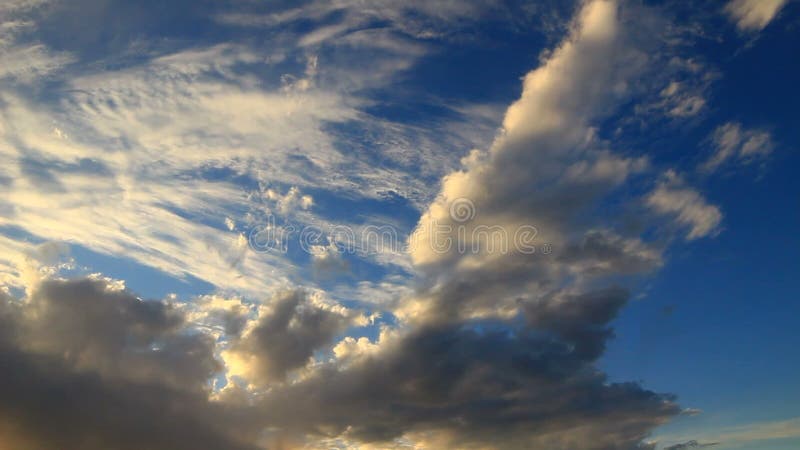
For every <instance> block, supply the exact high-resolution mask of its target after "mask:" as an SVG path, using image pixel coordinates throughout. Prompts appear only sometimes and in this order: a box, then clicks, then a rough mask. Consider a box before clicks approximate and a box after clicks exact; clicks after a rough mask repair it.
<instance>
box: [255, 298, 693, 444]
mask: <svg viewBox="0 0 800 450" xmlns="http://www.w3.org/2000/svg"><path fill="white" fill-rule="evenodd" d="M625 298H626V294H625V293H624V292H622V291H614V290H612V291H604V292H598V293H592V294H587V295H586V296H584V297H575V298H571V299H569V300H567V301H568V302H571V305H570V306H569V307H568V308H566V319H564V320H561V319H562V318H561V315H557V316H558V319H556V320H551V319H552V317H550V316H549V313H548V311H547V308H546V307H543V308H541V310H540V314H539V315H538V316H537V322H536V323H537V325H544V327H543V328H545V331H542V329H532V328H524V327H523V328H515V327H509V326H508V324H503V323H498V322H490V321H477V322H471V323H456V324H449V325H436V326H430V327H422V328H420V329H417V330H415V331H412V332H410V333H409V334H407V335H405V336H402V337H399V338H397V339H396V340H393V341H390V342H387V343H386V344H385V347H384V348H383V349H382V350H381V351H380V352H379V353H377V354H371V355H366V356H364V357H363V358H362V359H360V360H358V361H357V362H355V363H353V364H352V365H350V366H348V367H347V368H344V369H342V368H338V369H337V368H336V367H333V366H329V367H326V368H324V369H321V370H319V371H318V372H316V373H315V374H314V375H313V376H311V377H310V378H308V379H305V380H303V381H301V382H299V383H297V384H294V385H290V386H286V387H284V388H281V389H276V390H274V391H272V392H271V393H270V394H269V395H268V396H266V398H265V400H264V402H263V404H262V405H261V407H262V408H263V410H264V411H267V415H268V416H269V417H268V421H269V422H271V423H274V424H278V425H280V427H282V428H283V429H285V430H292V431H294V432H295V433H311V434H322V435H327V436H329V437H330V436H339V435H344V436H346V437H347V438H350V439H354V440H357V441H367V442H386V441H389V440H391V439H394V438H398V437H400V436H401V435H403V434H406V433H412V434H413V433H433V435H438V436H441V438H442V439H443V440H442V442H447V444H440V445H441V446H443V447H440V446H437V447H433V448H453V447H457V448H472V447H473V446H474V447H479V446H480V445H483V446H489V447H491V448H503V449H530V448H548V449H553V450H557V449H606V450H611V449H620V450H622V449H625V450H628V449H635V448H643V447H641V441H642V439H644V438H645V437H646V436H647V434H648V433H649V430H651V429H652V428H653V427H655V426H657V425H659V424H661V423H663V422H665V421H666V420H667V419H669V418H670V417H672V416H673V415H675V414H677V413H678V412H679V409H678V407H677V405H675V403H673V399H672V398H671V397H670V396H664V395H660V394H656V393H653V392H650V391H647V390H645V389H643V388H641V387H640V386H638V385H636V384H633V383H624V384H615V383H609V382H608V381H607V380H606V378H605V376H604V375H603V374H602V373H600V372H598V371H597V370H596V369H595V368H594V366H593V362H594V360H595V359H596V358H597V357H598V356H599V352H598V351H586V346H585V345H582V344H583V342H584V341H592V342H596V343H599V344H594V345H596V346H597V345H599V346H602V343H603V342H604V341H605V340H606V339H607V338H608V337H609V336H610V333H608V332H607V331H606V330H605V327H606V326H607V325H608V323H607V322H608V320H610V319H611V318H612V317H613V316H614V315H615V314H616V311H617V310H618V309H619V307H620V306H621V305H622V304H623V303H624V299H625ZM584 300H585V301H586V303H588V306H584V303H583V301H584ZM548 329H549V330H552V333H549V332H547V331H549V330H548ZM595 329H597V330H598V331H597V332H596V333H595V334H591V332H592V331H593V330H595ZM576 342H577V343H578V345H576ZM481 448H483V447H481Z"/></svg>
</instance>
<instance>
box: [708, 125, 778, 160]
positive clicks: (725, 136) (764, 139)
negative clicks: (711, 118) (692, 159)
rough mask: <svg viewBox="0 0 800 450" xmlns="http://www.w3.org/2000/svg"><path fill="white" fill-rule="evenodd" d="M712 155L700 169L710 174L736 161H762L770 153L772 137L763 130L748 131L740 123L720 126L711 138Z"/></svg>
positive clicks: (772, 145)
mask: <svg viewBox="0 0 800 450" xmlns="http://www.w3.org/2000/svg"><path fill="white" fill-rule="evenodd" d="M711 139H712V143H713V145H714V154H713V155H712V156H711V157H710V158H709V159H708V160H707V161H706V162H705V163H703V164H702V165H701V166H700V168H701V169H702V170H703V171H706V172H712V171H714V170H716V169H718V168H719V167H720V166H722V165H723V164H725V163H727V162H730V161H736V162H738V163H740V164H749V163H752V162H754V161H759V160H763V159H764V158H766V157H767V156H769V155H770V153H772V150H773V148H774V144H773V142H772V135H771V134H770V133H769V132H768V131H765V130H757V129H756V130H753V129H751V130H748V129H745V128H743V127H742V125H741V124H740V123H735V122H729V123H726V124H724V125H720V126H719V127H717V129H716V130H714V133H713V134H712V136H711Z"/></svg>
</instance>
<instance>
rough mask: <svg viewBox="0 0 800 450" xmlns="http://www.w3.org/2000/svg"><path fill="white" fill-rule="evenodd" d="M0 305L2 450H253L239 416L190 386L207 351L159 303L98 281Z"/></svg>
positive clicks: (204, 370) (47, 288)
mask: <svg viewBox="0 0 800 450" xmlns="http://www.w3.org/2000/svg"><path fill="white" fill-rule="evenodd" d="M0 297H2V298H0V366H1V367H2V368H3V370H2V371H0V422H2V423H3V425H2V426H0V437H1V438H2V440H3V443H4V444H6V445H8V446H10V447H9V448H14V449H15V450H34V449H42V448H59V449H65V450H77V449H81V450H118V449H119V450H122V449H130V450H134V449H143V448H148V449H153V450H161V449H163V450H168V449H169V450H180V449H186V450H189V449H192V450H195V449H201V448H202V449H219V450H234V449H235V450H247V449H255V448H256V447H255V446H253V445H251V444H248V443H246V441H247V440H250V439H253V436H254V432H253V429H252V428H248V427H247V426H246V425H245V424H246V423H247V422H245V421H241V420H239V417H241V414H242V412H243V410H242V409H241V408H239V407H232V406H229V405H225V404H222V403H212V402H209V400H208V393H207V392H206V391H205V390H203V389H202V388H201V387H200V386H199V385H198V384H197V383H199V382H200V380H201V379H203V378H204V377H208V376H209V370H208V369H209V368H210V366H211V365H213V364H212V363H210V359H209V358H210V357H211V354H210V350H211V348H210V346H209V345H208V343H207V342H206V341H204V340H203V339H200V338H195V337H192V336H188V335H186V336H183V335H181V333H182V331H180V330H179V325H180V324H181V318H180V316H179V315H178V314H177V313H175V312H174V311H172V310H171V309H170V308H169V307H168V306H166V305H164V304H163V303H158V302H143V301H141V300H139V299H137V298H136V297H134V296H132V295H131V294H129V293H127V292H125V291H119V290H116V288H114V287H113V286H111V285H109V284H108V283H106V282H105V281H102V280H95V279H79V280H72V281H46V282H44V283H43V284H42V285H41V286H40V287H39V289H37V291H36V292H35V294H34V295H33V296H31V298H29V299H28V300H27V301H22V300H16V299H13V298H11V297H10V296H8V295H5V294H2V293H1V292H0ZM179 336H180V337H179ZM155 343H158V345H160V346H161V349H162V350H159V351H156V350H154V349H152V348H150V347H151V345H153V344H155ZM162 352H163V353H162ZM250 442H252V441H250Z"/></svg>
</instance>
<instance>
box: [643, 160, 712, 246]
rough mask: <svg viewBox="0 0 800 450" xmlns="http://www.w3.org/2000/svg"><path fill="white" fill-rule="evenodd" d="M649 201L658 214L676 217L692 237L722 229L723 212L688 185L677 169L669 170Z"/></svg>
mask: <svg viewBox="0 0 800 450" xmlns="http://www.w3.org/2000/svg"><path fill="white" fill-rule="evenodd" d="M646 204H647V206H648V207H649V208H651V209H652V210H653V211H655V212H656V213H658V214H663V215H669V216H672V217H674V219H675V222H676V223H677V224H678V225H680V226H683V227H686V228H687V229H688V233H687V235H686V238H687V239H689V240H692V239H697V238H701V237H705V236H711V235H714V234H716V233H718V232H719V226H720V224H721V223H722V212H720V210H719V208H718V207H717V206H715V205H712V204H710V203H708V201H706V199H705V198H703V196H702V195H701V194H700V193H699V192H697V191H696V190H695V189H693V188H691V187H689V186H686V184H685V183H684V181H683V180H682V179H681V178H680V176H678V175H677V174H676V173H674V172H668V173H667V174H666V175H665V177H664V179H663V180H662V181H661V182H659V184H658V186H657V187H656V189H655V190H654V191H653V192H651V193H650V195H648V197H647V199H646Z"/></svg>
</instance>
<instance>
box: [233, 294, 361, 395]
mask: <svg viewBox="0 0 800 450" xmlns="http://www.w3.org/2000/svg"><path fill="white" fill-rule="evenodd" d="M269 304H270V306H269V307H268V310H267V311H264V312H263V313H262V314H261V315H260V316H259V318H258V319H257V321H256V322H255V323H254V324H253V325H252V326H251V327H250V328H249V329H247V330H246V331H245V333H244V335H243V336H242V337H241V339H238V340H237V341H236V342H234V343H233V345H232V346H231V348H230V350H228V351H226V352H225V353H224V358H225V361H226V364H227V367H228V370H229V373H230V375H233V376H241V377H243V378H245V379H247V380H249V381H251V382H252V383H256V384H258V385H264V386H265V385H268V384H270V383H271V382H275V381H278V382H280V381H284V380H285V379H286V376H287V375H288V374H289V372H290V371H292V370H294V369H300V368H302V367H304V366H305V365H306V364H308V363H309V362H310V361H311V357H312V356H313V355H314V352H315V351H317V350H320V349H322V348H323V347H324V346H325V345H327V344H329V343H330V342H331V340H332V339H333V337H334V336H336V335H337V334H338V333H341V332H343V331H344V330H345V328H346V327H347V325H348V324H349V323H350V321H351V318H350V317H348V314H343V312H344V311H335V310H330V309H327V308H325V307H324V306H322V305H320V304H315V303H313V302H310V301H308V300H307V299H306V294H305V293H304V292H302V291H298V290H295V291H287V292H284V293H282V294H278V296H277V298H275V299H273V300H272V301H270V302H269Z"/></svg>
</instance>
